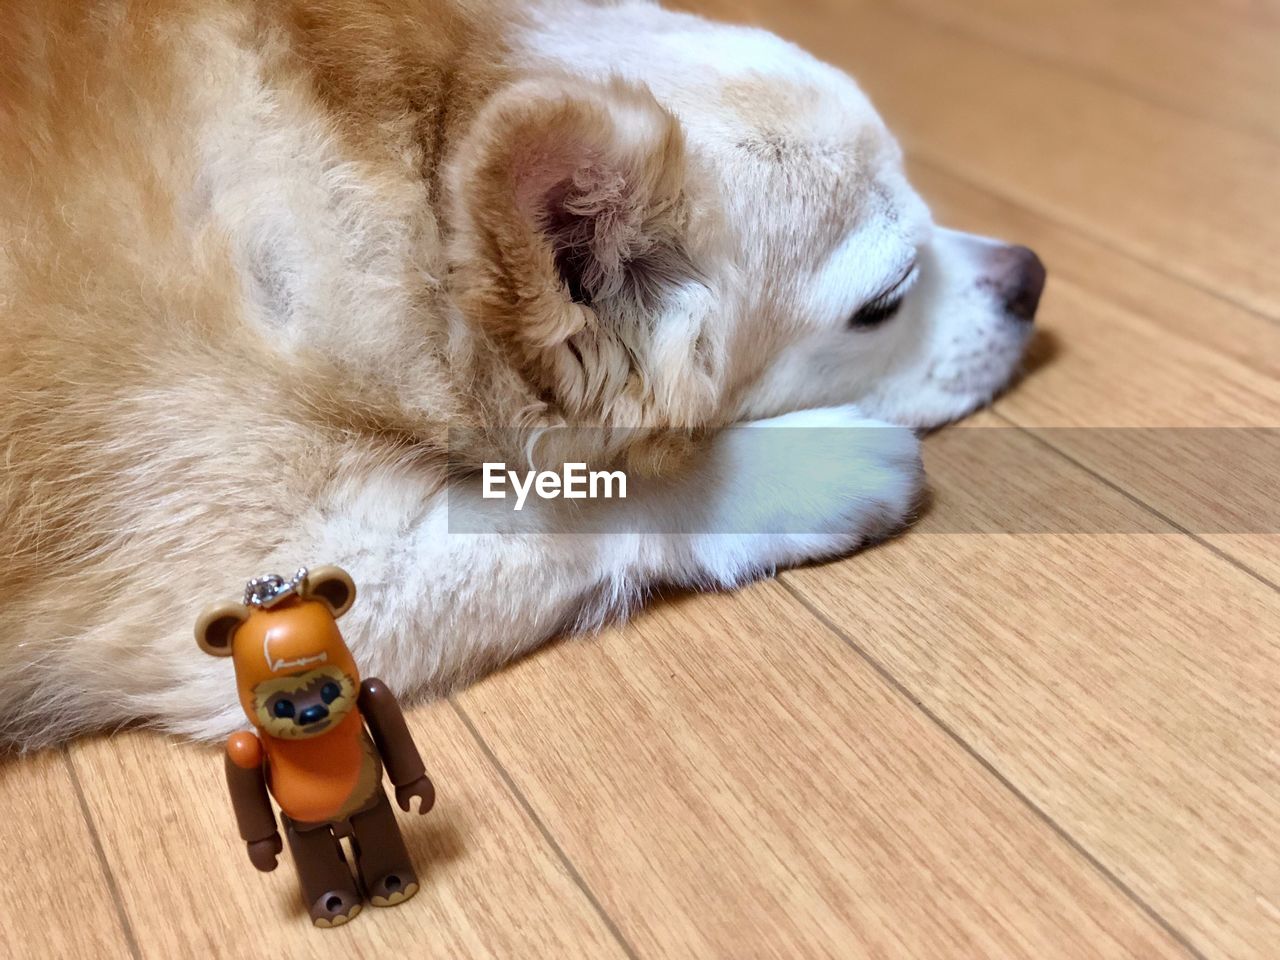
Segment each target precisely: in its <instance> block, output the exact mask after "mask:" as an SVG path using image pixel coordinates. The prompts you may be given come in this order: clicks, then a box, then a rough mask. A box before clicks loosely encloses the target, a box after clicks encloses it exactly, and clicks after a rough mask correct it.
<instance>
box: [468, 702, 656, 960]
mask: <svg viewBox="0 0 1280 960" xmlns="http://www.w3.org/2000/svg"><path fill="white" fill-rule="evenodd" d="M447 699H448V702H449V705H450V706H451V707H452V708H453V712H454V713H455V714H457V716H458V719H459V720H461V721H462V724H463V726H465V727H466V728H467V731H468V732H469V733H470V734H471V736H472V738H473V739H474V740H475V742H476V744H477V746H479V747H480V751H481V752H482V753H483V754H484V756H485V759H487V760H488V761H489V763H490V764H491V765H492V766H493V768H494V770H495V771H497V774H498V777H499V778H500V779H501V780H502V782H503V784H504V785H505V786H506V788H507V790H508V792H510V794H511V795H512V796H513V797H515V800H516V803H518V804H519V805H520V808H521V809H522V810H523V811H524V814H525V816H526V817H528V818H529V820H530V821H531V822H532V823H533V825H534V826H535V827H536V828H537V830H538V832H539V833H540V834H541V835H542V839H543V840H544V841H545V842H546V844H547V846H549V847H550V848H551V851H552V853H553V854H555V856H556V859H558V860H559V861H560V865H561V866H562V867H563V868H564V869H565V872H566V873H568V874H569V878H570V879H571V880H572V881H573V882H574V884H575V885H576V886H577V888H578V890H579V891H580V892H581V893H582V895H583V896H584V897H586V898H587V902H588V903H590V904H591V907H592V909H593V910H595V912H596V915H597V916H598V917H599V918H600V920H601V922H602V923H604V925H605V928H606V929H607V930H608V931H609V933H610V934H611V935H612V936H613V938H614V940H615V941H617V943H618V946H619V947H620V948H621V949H622V952H623V953H625V954H626V955H627V957H629V958H630V960H639V957H640V954H639V953H638V952H637V951H636V949H635V947H633V946H632V945H631V942H630V941H629V940H627V938H626V936H625V935H624V934H623V933H622V930H621V928H620V927H619V926H618V924H617V922H616V921H615V920H614V919H613V917H612V916H610V914H609V912H608V911H607V910H606V909H605V908H604V904H602V903H601V902H600V899H599V898H598V897H597V896H596V895H595V892H594V891H593V890H592V889H591V887H590V886H589V885H588V883H587V881H586V880H585V879H584V878H583V876H582V873H581V872H580V871H579V870H578V868H577V867H576V866H574V863H573V861H572V860H571V859H570V858H569V855H568V854H567V853H566V852H565V850H564V848H563V847H562V846H561V845H560V843H559V841H557V840H556V838H555V837H554V836H553V835H552V833H551V830H550V828H548V827H547V825H546V823H545V822H543V820H542V818H541V817H540V816H538V813H537V811H536V810H534V808H533V804H532V803H530V802H529V799H528V797H526V796H525V795H524V792H523V791H522V790H521V789H520V788H519V787H518V786H517V785H516V782H515V780H514V778H512V776H511V774H510V772H509V771H508V770H507V768H506V766H505V765H504V764H503V762H502V761H501V760H499V759H498V756H497V754H495V753H494V752H493V749H492V748H491V747H490V746H489V743H488V741H486V740H485V738H484V736H483V735H482V734H481V733H480V731H479V729H477V728H476V725H475V723H473V722H472V720H471V717H470V715H469V714H468V713H467V712H466V710H464V709H463V707H462V704H460V703H459V702H458V700H457V698H456V697H448V698H447Z"/></svg>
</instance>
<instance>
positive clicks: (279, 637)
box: [196, 567, 435, 927]
mask: <svg viewBox="0 0 1280 960" xmlns="http://www.w3.org/2000/svg"><path fill="white" fill-rule="evenodd" d="M355 598H356V588H355V584H354V583H352V581H351V577H350V576H349V575H348V574H347V573H346V571H344V570H341V569H339V568H338V567H318V568H316V569H315V570H312V571H310V573H308V571H307V570H306V569H305V568H304V569H301V570H299V571H298V572H297V573H296V574H294V577H293V579H292V580H288V581H286V580H284V579H283V578H282V577H278V576H268V577H259V578H257V579H254V580H250V581H249V584H248V586H247V587H246V588H245V594H244V602H243V603H233V602H231V603H218V604H214V605H212V606H209V607H206V608H205V610H204V612H203V613H202V614H201V615H200V619H199V621H197V623H196V642H197V643H199V644H200V648H201V649H202V650H204V651H205V652H206V653H209V654H212V655H213V656H215V657H231V659H232V661H233V662H234V664H235V670H236V686H237V688H238V689H239V693H240V704H241V706H243V707H244V712H245V715H246V716H247V717H248V718H249V722H250V723H252V724H253V725H254V726H255V727H256V728H257V730H258V733H257V734H254V733H251V732H247V731H246V732H241V733H235V734H232V736H231V738H230V739H229V740H228V741H227V760H226V766H227V786H228V788H229V789H230V791H231V803H232V806H233V807H234V808H235V814H236V821H237V823H238V824H239V827H240V836H241V837H242V838H243V839H244V841H245V843H246V844H248V850H249V859H250V860H251V861H252V862H253V865H254V866H255V867H257V868H258V869H259V870H263V871H268V870H274V869H275V867H276V856H277V855H278V854H279V853H280V851H281V849H282V844H281V842H280V834H279V833H278V832H277V830H276V821H275V816H274V814H273V813H272V810H271V801H270V800H269V799H268V796H267V794H268V791H270V794H271V796H273V797H275V799H276V802H277V803H278V804H279V805H280V812H281V817H280V819H281V820H282V821H283V823H284V834H285V836H286V837H287V838H288V840H289V849H290V850H291V851H292V853H293V859H294V862H295V863H296V864H297V868H298V877H299V879H300V880H301V883H302V893H303V897H304V899H305V900H306V903H307V907H308V909H309V910H310V912H311V920H312V922H313V923H314V924H315V925H316V926H317V927H336V926H339V925H341V924H344V923H346V922H347V921H348V920H350V919H351V918H353V917H354V916H355V915H356V914H358V913H359V912H360V907H361V894H360V890H361V889H363V891H364V893H365V895H367V896H368V898H369V902H370V903H372V904H373V905H374V906H375V907H389V906H392V905H393V904H397V903H402V902H403V901H405V900H408V899H409V898H410V897H411V896H413V895H414V894H415V893H417V891H418V878H417V875H416V874H415V873H414V870H413V865H412V864H411V863H410V862H409V853H408V851H407V850H406V849H405V846H404V840H403V839H402V838H401V836H400V828H399V827H398V826H397V825H396V818H395V814H394V812H393V811H392V809H391V804H390V803H388V802H387V795H386V793H385V792H384V790H383V788H382V763H383V762H385V763H386V765H387V773H388V774H389V776H390V778H391V782H392V783H393V784H394V785H395V788H396V802H397V803H399V804H400V806H401V808H403V809H404V810H406V811H407V810H409V809H410V807H411V804H412V798H414V797H417V798H418V801H419V812H420V813H426V812H427V811H428V810H430V809H431V806H432V804H433V803H434V802H435V788H434V787H433V786H432V785H431V781H430V780H429V779H428V778H427V774H426V770H425V769H424V767H423V766H422V760H421V758H420V757H419V756H418V750H417V748H416V747H415V746H414V744H413V740H412V739H411V738H410V736H409V730H408V727H407V726H406V725H405V722H404V715H403V714H402V713H401V712H400V706H399V704H398V703H396V699H395V697H394V696H392V694H391V691H390V690H388V689H387V688H386V686H385V685H384V684H383V683H382V681H380V680H374V679H368V680H365V681H364V682H363V683H361V682H360V674H359V672H358V671H357V670H356V664H355V660H353V659H352V656H351V651H349V650H348V649H347V645H346V643H345V642H344V641H343V639H342V634H341V633H339V632H338V622H337V621H338V618H339V617H341V616H342V615H343V614H344V613H346V612H347V610H349V609H350V608H351V605H352V603H354V602H355ZM357 691H359V692H358V693H357ZM366 723H367V724H368V727H369V729H368V731H367V732H366V730H365V724H366ZM370 734H372V735H373V736H372V740H371V739H370V736H369V735H370ZM345 836H350V838H351V846H352V850H353V853H354V858H355V870H356V874H357V875H358V876H359V886H357V884H356V882H355V880H354V879H353V877H352V873H351V870H350V869H349V868H348V866H347V863H346V860H345V858H344V857H343V854H342V847H341V845H340V844H339V842H338V840H339V838H340V837H345Z"/></svg>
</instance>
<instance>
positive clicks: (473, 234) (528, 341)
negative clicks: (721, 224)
mask: <svg viewBox="0 0 1280 960" xmlns="http://www.w3.org/2000/svg"><path fill="white" fill-rule="evenodd" d="M474 129H475V131H476V132H475V133H474V134H473V136H474V139H473V140H472V141H471V143H470V144H468V145H467V146H466V148H464V151H463V152H462V155H463V159H462V162H460V163H459V164H458V165H457V166H456V167H455V168H454V170H453V175H454V178H455V179H454V187H455V189H454V191H453V195H454V201H455V203H456V204H458V206H457V208H456V209H455V213H456V214H457V215H458V216H457V220H458V221H459V222H460V223H461V224H462V230H461V231H460V232H462V233H463V234H465V236H464V237H463V242H464V243H465V244H469V245H470V246H471V247H472V249H470V250H466V251H465V255H466V256H467V259H468V260H469V261H470V263H469V265H468V266H469V270H468V272H469V273H471V274H473V276H471V277H469V285H470V289H469V290H468V292H467V296H468V298H469V299H470V300H471V301H472V302H473V305H474V307H475V309H473V310H471V311H469V312H471V313H472V315H473V316H474V317H476V319H477V321H478V322H481V323H483V324H484V325H485V326H486V327H487V329H488V331H489V333H491V334H492V335H494V336H495V337H496V338H498V339H499V340H501V341H505V342H508V343H515V344H517V345H519V347H520V348H521V352H523V353H524V354H525V359H526V360H528V361H531V362H534V363H536V362H537V361H538V355H539V353H540V352H541V351H545V350H548V349H549V348H554V347H557V346H560V345H561V344H564V343H566V341H568V340H569V338H570V337H572V336H574V335H575V334H577V333H579V332H580V331H583V330H589V329H591V328H593V327H596V326H598V325H600V324H607V323H608V322H609V318H610V316H611V315H612V316H617V315H621V314H623V313H627V312H630V313H631V314H632V315H634V314H635V313H637V309H636V307H637V304H639V305H640V306H641V307H643V306H644V305H645V304H648V303H652V302H654V301H655V299H656V298H657V297H658V296H660V295H661V293H662V292H663V289H664V288H665V286H666V285H668V284H669V283H671V282H673V281H675V280H678V279H680V278H681V277H682V276H683V275H686V274H688V273H690V272H692V267H691V266H690V265H689V263H688V261H687V258H686V255H685V253H684V250H683V244H682V242H681V240H682V237H683V235H684V233H685V231H686V229H687V223H686V220H687V209H686V208H687V202H686V200H685V198H684V194H683V187H684V183H685V177H686V169H687V161H686V156H685V149H684V141H683V138H682V136H681V129H680V125H679V123H678V122H677V120H676V119H675V117H674V116H672V115H671V114H670V113H669V112H668V111H667V110H665V109H664V108H663V107H662V106H661V105H660V104H659V103H658V101H657V100H656V99H655V98H654V96H653V94H652V93H651V92H650V91H649V90H648V88H646V87H641V86H637V85H635V84H631V83H626V82H623V81H621V80H614V81H611V82H608V83H595V84H593V83H588V82H575V83H573V84H570V83H569V82H567V81H563V82H561V81H533V82H529V83H524V84H518V85H516V86H515V87H513V88H512V89H510V90H509V91H507V92H505V93H504V94H501V95H500V96H499V97H498V98H497V99H496V100H495V102H493V103H492V104H490V106H489V107H488V108H486V111H485V112H484V113H483V114H482V116H481V117H480V118H479V119H478V121H477V123H476V126H475V128H474ZM477 300H478V301H479V302H476V301H477ZM542 360H543V362H545V361H546V358H545V357H543V358H542Z"/></svg>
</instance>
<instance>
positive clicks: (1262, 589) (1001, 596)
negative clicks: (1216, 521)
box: [784, 430, 1280, 958]
mask: <svg viewBox="0 0 1280 960" xmlns="http://www.w3.org/2000/svg"><path fill="white" fill-rule="evenodd" d="M964 432H966V431H964V430H957V431H952V432H951V434H952V436H951V437H949V438H948V437H947V436H946V435H945V434H944V435H940V436H938V437H935V438H932V439H931V440H930V441H929V443H928V444H927V449H926V462H927V463H928V464H930V465H931V466H932V467H935V468H936V467H938V466H939V464H938V461H939V459H948V461H949V462H948V463H947V464H946V466H945V468H944V469H941V470H938V469H935V470H934V473H935V475H941V476H943V477H946V478H948V480H949V483H948V485H947V486H946V487H944V489H943V490H942V491H940V493H939V496H938V498H937V503H936V505H935V508H934V513H933V514H930V515H929V516H927V517H926V518H925V519H924V520H923V521H922V522H921V524H920V525H919V527H918V528H917V529H916V530H915V531H914V532H913V533H912V535H911V536H910V537H909V538H907V539H906V540H903V541H898V542H895V543H892V544H889V545H887V546H886V547H885V548H884V549H880V550H875V551H872V552H870V553H867V554H864V555H862V556H861V557H859V558H856V559H854V560H852V561H850V562H848V563H843V564H837V565H833V566H829V567H824V568H819V569H809V570H801V571H796V572H793V573H788V574H785V575H784V580H785V582H787V583H788V584H791V585H793V586H794V587H795V588H796V589H798V590H799V591H801V593H802V595H803V596H805V597H806V598H807V599H808V600H809V601H810V602H812V603H813V604H814V605H815V607H816V608H818V609H819V610H820V611H821V612H822V613H823V615H825V616H826V617H828V618H829V619H830V620H831V621H832V622H833V623H834V624H836V625H838V626H839V628H840V629H842V630H843V631H845V632H846V633H847V635H848V636H849V637H851V638H853V640H854V641H855V642H856V643H858V644H859V645H861V646H862V647H863V648H864V649H866V650H867V651H868V652H869V654H870V655H871V656H872V657H873V658H874V659H875V660H876V661H877V662H878V663H880V664H883V666H884V667H885V669H887V670H888V671H889V672H890V673H891V674H892V675H893V676H895V677H896V678H897V679H898V680H899V681H900V682H902V683H903V684H904V685H905V686H906V688H907V689H909V690H911V692H912V694H913V695H914V696H918V697H919V698H920V700H921V701H922V703H923V704H924V705H925V707H926V708H928V709H929V710H931V711H933V712H935V713H936V714H937V715H938V716H939V717H940V718H941V719H942V720H943V721H944V722H945V723H947V724H948V725H950V726H951V727H952V728H953V729H954V730H956V731H957V733H958V735H959V736H961V737H962V738H963V739H964V740H965V741H966V742H968V743H970V744H972V745H973V747H974V749H975V750H976V751H977V752H978V753H979V754H981V755H982V756H984V757H986V758H987V759H988V760H989V761H990V762H991V763H992V764H993V766H994V767H995V768H996V769H998V770H999V771H1000V772H1001V773H1002V774H1003V775H1004V776H1006V777H1008V778H1009V780H1010V781H1011V782H1013V783H1014V784H1016V785H1017V786H1018V788H1019V789H1020V790H1022V791H1023V792H1025V793H1026V794H1027V795H1028V796H1029V797H1030V798H1031V799H1032V801H1033V802H1035V803H1036V804H1037V805H1038V806H1040V807H1041V808H1042V809H1044V810H1045V811H1046V812H1047V813H1048V814H1049V816H1050V817H1052V818H1053V819H1054V820H1055V821H1056V822H1058V823H1060V824H1061V825H1062V827H1063V828H1064V829H1065V830H1066V831H1067V832H1068V833H1069V834H1070V835H1071V836H1073V837H1074V838H1076V839H1078V840H1079V841H1080V842H1081V843H1082V844H1083V846H1084V847H1085V848H1086V849H1087V850H1089V851H1090V852H1091V853H1092V854H1093V855H1095V856H1096V857H1097V858H1098V859H1099V860H1100V861H1101V862H1102V863H1104V864H1106V865H1107V866H1108V867H1109V868H1110V869H1112V870H1113V871H1114V872H1115V873H1116V874H1117V875H1118V876H1119V877H1120V879H1121V880H1122V881H1123V882H1124V883H1125V884H1127V885H1128V886H1129V887H1130V888H1131V889H1133V890H1134V891H1135V892H1136V893H1137V895H1138V896H1139V897H1141V898H1142V899H1143V900H1145V901H1146V902H1148V903H1149V904H1151V906H1152V907H1153V908H1154V909H1155V910H1156V911H1158V912H1159V913H1160V914H1161V915H1162V916H1164V917H1166V918H1167V919H1168V920H1169V921H1170V922H1171V923H1172V924H1173V925H1174V927H1175V928H1176V929H1178V930H1180V931H1182V932H1183V933H1185V934H1186V935H1187V936H1188V938H1189V939H1190V941H1191V942H1192V943H1193V944H1194V945H1195V946H1196V947H1198V948H1199V949H1201V950H1202V951H1204V952H1205V953H1206V954H1209V955H1224V956H1233V957H1258V958H1264V957H1269V956H1271V955H1272V954H1273V947H1274V945H1275V944H1276V943H1277V942H1280V913H1275V912H1273V911H1272V910H1270V909H1269V908H1268V906H1267V905H1268V904H1274V903H1277V902H1280V866H1277V865H1280V836H1278V835H1277V834H1276V832H1275V831H1274V830H1272V829H1271V827H1270V825H1271V824H1273V823H1275V822H1276V819H1277V817H1280V763H1277V754H1276V752H1275V744H1276V743H1277V742H1280V698H1277V696H1276V690H1277V689H1280V645H1277V644H1276V642H1275V640H1274V636H1275V629H1274V628H1275V624H1276V622H1277V618H1278V617H1280V595H1277V593H1276V591H1274V590H1273V589H1271V588H1269V587H1267V586H1265V585H1264V584H1261V583H1259V582H1258V581H1256V580H1255V579H1253V578H1251V577H1250V576H1249V575H1247V574H1246V573H1244V572H1242V571H1240V570H1238V569H1236V568H1235V567H1233V566H1231V565H1230V564H1228V563H1227V562H1225V561H1223V560H1221V559H1220V558H1218V557H1216V556H1213V555H1212V554H1210V553H1209V552H1208V551H1206V550H1205V549H1204V547H1203V546H1201V545H1199V544H1197V543H1195V542H1193V541H1191V540H1189V539H1188V538H1186V537H1181V536H1161V535H1154V534H1128V535H1110V536H1108V535H1095V536H1085V535H1075V536H1063V535H1040V536H993V535H962V534H939V533H931V532H930V530H931V529H938V528H943V529H945V528H946V525H947V522H948V521H947V517H946V516H945V515H944V512H945V511H946V510H948V509H949V508H950V507H951V506H952V505H953V504H954V503H955V502H957V500H959V502H961V503H963V491H964V490H965V488H966V479H965V474H966V470H968V471H970V472H971V473H973V475H974V476H975V477H980V476H982V475H984V473H985V471H986V469H987V468H986V466H985V465H982V464H968V465H966V464H965V462H964V456H965V453H966V447H965V445H964V443H963V438H962V437H960V438H959V439H957V437H958V435H960V434H963V433H964ZM1043 456H1045V457H1053V456H1054V454H1053V453H1052V452H1051V451H1048V450H1045V451H1044V453H1043ZM1045 469H1046V470H1049V469H1055V470H1056V469H1057V467H1056V466H1055V467H1052V468H1051V467H1049V466H1046V468H1045ZM1035 474H1036V471H1035V470H1030V471H1028V472H1027V473H1025V474H1022V473H1017V474H1013V475H1011V476H1009V477H1007V478H1006V482H1008V483H1018V482H1032V483H1033V482H1034V477H1035ZM1020 477H1021V478H1023V480H1022V481H1020V480H1019V478H1020ZM1027 478H1030V479H1027ZM1079 483H1080V486H1081V492H1080V493H1078V494H1077V495H1076V496H1077V502H1078V498H1079V497H1082V496H1085V495H1086V491H1087V492H1088V495H1089V496H1091V497H1092V498H1094V499H1095V501H1096V502H1095V503H1094V504H1092V505H1091V506H1090V507H1089V509H1090V510H1091V511H1097V510H1098V509H1099V504H1102V505H1109V506H1110V509H1113V510H1115V511H1116V516H1117V518H1120V517H1127V516H1129V515H1130V512H1131V510H1132V503H1131V502H1130V501H1128V500H1127V499H1126V498H1124V497H1123V496H1122V495H1120V494H1118V493H1116V492H1115V491H1112V490H1110V489H1109V488H1107V487H1105V486H1102V485H1101V484H1093V485H1092V490H1091V491H1089V490H1088V488H1089V487H1090V483H1089V479H1088V477H1087V476H1085V475H1082V476H1081V477H1080V479H1079ZM948 491H950V493H949V492H948ZM956 491H959V492H960V495H959V497H957V496H954V495H953V494H954V493H955V492H956ZM1015 496H1016V497H1018V498H1024V499H1034V498H1035V496H1036V491H1034V490H1021V491H1018V492H1017V493H1016V494H1015ZM1054 503H1055V505H1054V509H1056V510H1068V511H1069V510H1070V509H1071V503H1072V500H1071V499H1070V498H1061V497H1057V496H1055V498H1054ZM1118 529H1120V527H1118ZM979 571H980V575H977V574H976V573H975V572H979ZM904 585H913V586H907V587H905V588H904Z"/></svg>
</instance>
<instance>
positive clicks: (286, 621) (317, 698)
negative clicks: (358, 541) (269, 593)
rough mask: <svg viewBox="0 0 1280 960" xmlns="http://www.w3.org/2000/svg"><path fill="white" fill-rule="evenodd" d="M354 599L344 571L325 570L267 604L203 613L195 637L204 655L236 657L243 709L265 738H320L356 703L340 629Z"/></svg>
mask: <svg viewBox="0 0 1280 960" xmlns="http://www.w3.org/2000/svg"><path fill="white" fill-rule="evenodd" d="M300 576H302V574H301V573H300ZM250 586H251V587H252V584H250ZM354 600H355V586H354V584H352V582H351V578H350V577H349V576H348V575H347V574H346V573H345V572H343V571H342V570H339V569H338V568H336V567H320V568H318V569H317V570H315V571H313V572H312V573H311V574H308V575H305V576H302V579H301V580H300V581H299V582H298V585H297V590H296V592H292V593H290V594H288V595H286V596H285V597H283V598H280V599H278V600H276V601H273V602H272V603H271V604H270V605H254V606H250V605H246V604H243V603H221V604H214V605H212V606H210V607H208V608H206V610H205V612H204V613H203V614H201V616H200V620H199V621H198V622H197V624H196V640H197V642H198V643H199V644H200V647H201V649H203V650H204V651H205V652H206V653H211V654H213V655H214V656H220V657H231V658H232V660H233V662H234V663H235V669H236V685H237V687H238V688H239V694H240V705H241V706H242V707H243V708H244V712H245V716H247V717H248V718H249V721H250V722H251V723H252V724H253V725H254V726H256V727H258V728H259V729H260V730H261V731H262V732H263V733H264V734H265V735H267V736H270V737H276V738H279V739H282V740H305V739H307V738H309V737H318V736H321V735H322V734H325V733H328V732H329V731H330V730H332V729H334V728H335V727H336V726H337V725H338V724H340V723H341V722H342V721H343V719H344V718H345V717H346V716H347V715H348V714H349V713H351V711H352V710H354V709H355V706H356V699H357V696H358V693H357V691H358V690H359V687H360V672H359V671H358V670H357V669H356V663H355V660H354V659H353V658H352V656H351V651H350V650H348V649H347V644H346V641H344V640H343V639H342V634H341V632H339V630H338V617H340V616H342V614H344V613H346V611H347V609H348V608H349V607H350V606H351V604H352V602H353V601H354Z"/></svg>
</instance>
